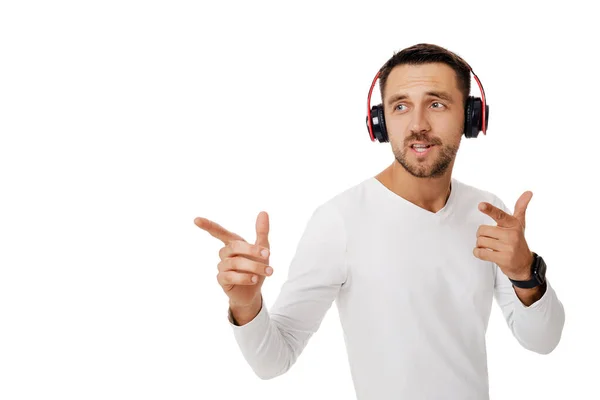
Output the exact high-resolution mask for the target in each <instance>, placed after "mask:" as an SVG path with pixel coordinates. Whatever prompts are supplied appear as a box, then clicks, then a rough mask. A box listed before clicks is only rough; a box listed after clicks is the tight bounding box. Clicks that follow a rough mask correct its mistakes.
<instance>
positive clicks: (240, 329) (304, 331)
mask: <svg viewBox="0 0 600 400" xmlns="http://www.w3.org/2000/svg"><path fill="white" fill-rule="evenodd" d="M345 253H346V231H345V227H344V221H343V219H342V216H341V214H340V212H339V211H338V210H337V209H336V208H335V205H334V204H332V203H325V204H323V205H321V206H319V207H318V208H317V209H316V210H315V211H314V212H313V214H312V216H311V217H310V219H309V221H308V223H307V225H306V228H305V231H304V233H303V235H302V237H301V239H300V242H299V244H298V246H297V249H296V253H295V255H294V257H293V259H292V261H291V264H290V267H289V270H288V277H287V280H286V281H285V282H284V284H283V286H282V289H281V292H280V293H279V295H278V297H277V299H276V301H275V303H274V304H273V307H272V308H271V310H268V309H267V307H266V305H265V302H264V299H263V297H262V295H261V296H260V297H259V298H258V299H257V300H256V301H255V302H253V303H252V305H251V306H249V307H243V308H236V307H235V306H234V305H233V306H232V305H230V308H229V322H230V325H231V327H232V329H233V332H234V336H235V338H236V341H237V343H238V345H239V347H240V349H241V351H242V354H243V355H244V358H245V359H246V361H247V362H248V364H249V365H250V366H251V368H252V369H253V370H254V372H255V373H256V375H257V376H259V377H260V378H261V379H271V378H274V377H276V376H279V375H281V374H283V373H285V372H286V371H287V370H289V368H290V367H291V366H292V365H293V364H294V363H295V362H296V360H297V359H298V357H299V356H300V354H301V353H302V351H303V350H304V348H305V346H306V344H307V343H308V340H309V339H310V337H311V336H312V335H313V334H314V333H315V332H316V331H317V329H318V328H319V326H320V324H321V321H322V320H323V318H324V317H325V314H326V313H327V311H328V310H329V308H330V307H331V304H332V303H333V301H334V300H335V298H336V297H337V295H338V293H339V290H340V289H341V287H342V285H343V284H344V282H345V281H346V259H345Z"/></svg>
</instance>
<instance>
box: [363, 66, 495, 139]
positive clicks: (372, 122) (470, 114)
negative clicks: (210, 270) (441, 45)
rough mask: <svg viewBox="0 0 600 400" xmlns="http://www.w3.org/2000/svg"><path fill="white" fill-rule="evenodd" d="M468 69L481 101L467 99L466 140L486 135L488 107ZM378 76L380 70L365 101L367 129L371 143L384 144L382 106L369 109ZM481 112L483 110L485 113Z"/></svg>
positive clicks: (482, 91) (482, 93)
mask: <svg viewBox="0 0 600 400" xmlns="http://www.w3.org/2000/svg"><path fill="white" fill-rule="evenodd" d="M467 65H468V64H467ZM468 67H469V69H470V70H471V73H472V74H473V77H474V78H475V80H476V81H477V84H478V85H479V90H480V91H481V99H480V98H479V97H473V96H469V97H468V98H467V104H466V106H465V126H464V132H463V133H464V135H465V136H466V137H467V138H476V137H477V135H479V132H483V134H484V135H486V134H487V133H486V132H487V126H488V119H489V115H490V107H489V106H488V105H487V103H486V102H485V91H484V90H483V86H482V85H481V82H480V81H479V78H478V77H477V75H475V72H473V69H472V68H471V66H470V65H468ZM379 74H381V69H380V70H379V72H377V75H375V79H373V83H372V84H371V89H370V90H369V97H368V99H367V129H368V130H369V136H370V137H371V141H372V142H374V141H375V139H377V141H379V142H381V143H385V142H388V141H389V138H388V134H387V130H386V127H385V118H384V115H383V105H381V104H377V105H375V106H373V107H372V108H371V93H372V92H373V87H375V82H377V79H378V78H379ZM483 110H485V112H484V111H483Z"/></svg>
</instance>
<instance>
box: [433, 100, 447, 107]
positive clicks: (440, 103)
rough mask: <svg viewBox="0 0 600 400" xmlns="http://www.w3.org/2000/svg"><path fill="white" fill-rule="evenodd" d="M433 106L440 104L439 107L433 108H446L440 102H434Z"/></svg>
mask: <svg viewBox="0 0 600 400" xmlns="http://www.w3.org/2000/svg"><path fill="white" fill-rule="evenodd" d="M433 104H438V105H439V107H433V108H442V107H445V106H444V105H443V104H442V103H440V102H439V101H436V102H434V103H433Z"/></svg>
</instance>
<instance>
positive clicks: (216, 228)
mask: <svg viewBox="0 0 600 400" xmlns="http://www.w3.org/2000/svg"><path fill="white" fill-rule="evenodd" d="M194 224H196V226H198V227H199V228H200V229H203V230H205V231H206V232H208V233H210V235H211V236H213V237H216V238H217V239H219V240H220V241H221V242H223V244H229V242H231V241H232V240H243V241H244V242H245V241H246V240H244V238H242V237H241V236H240V235H237V234H235V233H233V232H230V231H228V230H227V229H225V228H223V227H222V226H221V225H219V224H217V223H216V222H214V221H211V220H209V219H207V218H202V217H197V218H195V219H194Z"/></svg>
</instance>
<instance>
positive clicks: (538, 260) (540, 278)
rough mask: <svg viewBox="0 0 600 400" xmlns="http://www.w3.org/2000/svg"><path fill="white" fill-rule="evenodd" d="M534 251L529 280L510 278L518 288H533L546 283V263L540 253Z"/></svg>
mask: <svg viewBox="0 0 600 400" xmlns="http://www.w3.org/2000/svg"><path fill="white" fill-rule="evenodd" d="M532 253H533V262H532V263H531V279H529V280H527V281H516V280H513V279H510V278H509V279H510V281H511V282H512V284H513V285H515V286H516V287H518V288H522V289H532V288H534V287H536V286H540V285H543V284H544V283H546V263H545V262H544V259H543V258H542V257H540V256H539V255H538V254H536V253H535V252H532Z"/></svg>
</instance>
